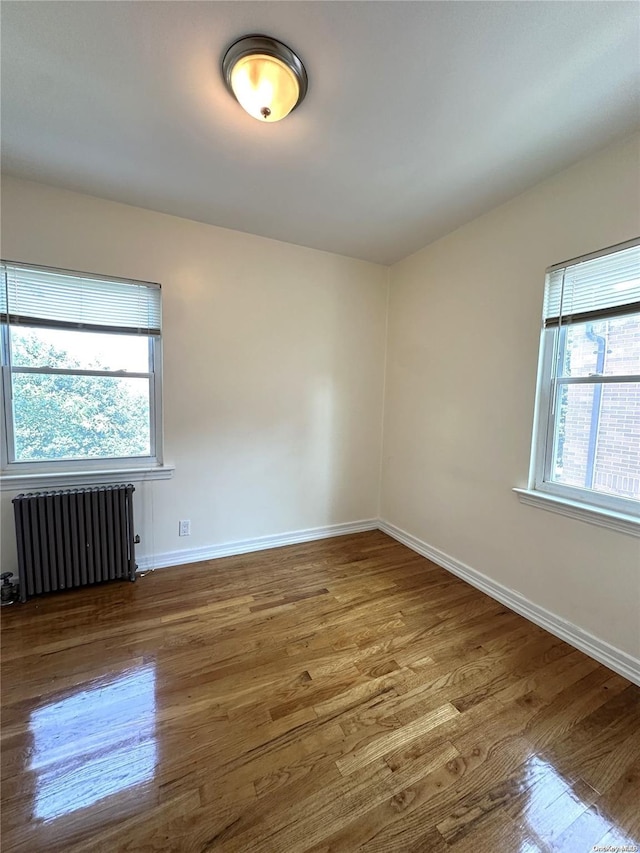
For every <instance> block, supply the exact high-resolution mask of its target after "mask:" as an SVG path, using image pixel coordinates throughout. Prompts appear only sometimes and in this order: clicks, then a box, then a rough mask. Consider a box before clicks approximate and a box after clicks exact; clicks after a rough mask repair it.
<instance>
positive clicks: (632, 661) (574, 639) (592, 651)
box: [378, 520, 640, 686]
mask: <svg viewBox="0 0 640 853" xmlns="http://www.w3.org/2000/svg"><path fill="white" fill-rule="evenodd" d="M378 529H379V530H382V532H383V533H386V534H388V535H389V536H391V537H392V538H393V539H396V540H397V541H398V542H402V544H403V545H406V546H407V547H408V548H411V550H412V551H416V552H417V553H418V554H421V555H422V556H423V557H426V558H427V559H428V560H431V561H432V562H434V563H437V565H439V566H441V567H442V568H443V569H446V570H447V571H449V572H451V573H452V574H454V575H457V576H458V577H459V578H462V580H464V581H466V582H467V583H469V584H471V586H475V587H477V589H480V590H482V592H485V593H486V594H487V595H489V596H491V598H495V599H496V601H499V602H500V603H501V604H504V605H505V606H506V607H508V608H509V609H510V610H514V611H515V612H516V613H519V614H520V615H521V616H524V617H525V619H529V620H530V621H531V622H535V624H536V625H540V627H541V628H544V629H545V630H546V631H549V633H551V634H554V635H555V636H556V637H559V638H560V639H561V640H564V641H565V642H567V643H569V644H570V645H571V646H574V647H575V648H576V649H580V651H582V652H584V653H585V654H586V655H589V657H592V658H594V660H597V661H598V662H599V663H602V664H604V665H605V666H607V667H609V669H612V670H613V671H614V672H617V673H618V674H619V675H622V676H624V678H628V679H629V681H632V682H633V683H634V684H637V685H639V686H640V660H638V659H637V658H634V657H632V656H631V655H629V654H627V653H626V652H623V651H621V650H620V649H617V648H616V647H615V646H612V645H610V644H609V643H606V642H605V641H604V640H601V639H599V638H598V637H595V636H594V635H593V634H590V633H589V632H588V631H584V630H583V629H582V628H578V626H577V625H574V624H573V623H572V622H567V621H566V620H565V619H562V618H561V617H560V616H557V615H556V614H555V613H552V612H551V611H550V610H546V609H545V608H544V607H540V606H539V605H538V604H534V603H533V602H532V601H529V599H527V598H525V597H524V596H523V595H520V593H518V592H515V591H514V590H512V589H509V587H506V586H504V585H503V584H500V583H497V582H496V581H494V580H491V578H489V577H487V576H486V575H483V574H482V573H481V572H478V571H477V570H476V569H472V568H471V566H467V565H465V563H461V562H460V561H459V560H456V559H454V558H453V557H450V556H449V555H448V554H445V553H444V552H443V551H439V550H438V549H437V548H433V547H432V546H431V545H427V543H426V542H423V541H422V540H421V539H418V538H417V537H415V536H412V535H411V534H410V533H407V532H406V530H402V529H401V528H399V527H396V526H395V525H393V524H390V523H389V522H387V521H382V520H379V521H378Z"/></svg>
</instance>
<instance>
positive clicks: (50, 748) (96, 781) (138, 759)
mask: <svg viewBox="0 0 640 853" xmlns="http://www.w3.org/2000/svg"><path fill="white" fill-rule="evenodd" d="M155 703H156V698H155V668H154V667H152V666H147V667H142V668H140V669H136V670H133V671H131V672H128V673H126V674H125V675H122V676H119V677H117V678H113V679H107V680H105V681H100V682H99V683H97V684H96V685H95V686H94V687H90V688H88V689H86V690H82V691H81V692H79V693H76V694H74V695H73V696H69V697H68V698H67V699H62V700H60V701H59V702H52V703H50V704H48V705H45V706H44V707H42V708H39V709H38V710H37V711H34V712H33V713H32V715H31V723H30V728H31V732H32V735H33V741H34V746H33V757H32V760H31V764H30V766H29V769H30V770H32V771H33V772H34V773H35V774H36V793H35V809H34V811H35V817H36V818H38V819H40V820H44V821H48V820H53V819H55V818H57V817H60V816H61V815H64V814H69V813H70V812H74V811H77V810H78V809H82V808H86V807H87V806H90V805H92V804H93V803H96V802H98V800H102V799H104V797H108V796H111V795H112V794H116V793H118V792H120V791H124V790H126V789H128V788H132V787H133V786H134V785H140V784H141V783H143V782H147V781H149V780H150V779H152V778H153V775H154V773H155V766H156V761H157V746H156V739H155Z"/></svg>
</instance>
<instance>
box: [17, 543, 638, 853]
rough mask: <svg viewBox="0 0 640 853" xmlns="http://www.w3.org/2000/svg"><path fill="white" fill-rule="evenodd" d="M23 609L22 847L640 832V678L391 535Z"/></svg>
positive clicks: (81, 852)
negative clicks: (632, 679)
mask: <svg viewBox="0 0 640 853" xmlns="http://www.w3.org/2000/svg"><path fill="white" fill-rule="evenodd" d="M1 617H2V618H1V623H2V625H1V628H2V634H1V640H2V644H1V649H0V658H1V663H2V677H3V683H2V687H3V689H2V730H1V732H0V756H1V759H2V780H1V781H2V806H3V807H2V813H1V815H0V819H1V822H2V850H3V853H22V852H23V851H24V853H40V851H42V853H45V851H46V853H63V851H64V853H124V851H127V853H160V851H175V852H176V853H207V851H209V853H213V851H215V853H251V851H254V853H328V852H329V851H332V853H350V851H354V853H355V851H367V853H396V851H397V853H406V852H407V851H413V853H427V852H428V851H429V853H470V851H480V852H481V853H482V851H487V853H488V851H493V850H497V849H500V850H507V851H511V850H514V851H515V850H518V851H519V853H536V851H538V853H540V851H545V853H546V851H550V850H554V851H560V853H578V851H580V852H581V851H582V850H590V849H591V848H592V847H593V845H594V844H611V845H622V844H628V845H629V844H637V843H639V842H640V823H639V817H638V816H639V815H640V809H638V803H639V802H640V688H638V687H635V686H633V685H631V684H629V682H627V681H625V679H623V678H621V677H620V676H618V675H615V674H614V673H612V672H610V671H609V670H607V669H606V668H605V667H603V666H601V665H600V664H598V663H597V662H595V661H593V660H592V659H590V658H587V657H586V656H585V655H583V654H582V653H581V652H578V651H576V650H575V649H572V648H571V647H570V646H569V645H567V644H566V643H564V642H562V641H561V640H558V639H557V638H555V637H552V636H551V635H549V634H548V633H546V632H545V631H543V630H542V629H541V628H540V627H538V626H536V625H533V624H531V623H529V622H527V621H526V620H524V619H523V618H522V617H520V616H518V615H517V614H515V613H512V612H511V611H509V610H508V609H507V608H505V607H504V606H503V605H501V604H500V603H499V602H496V601H493V600H492V599H491V598H489V597H488V596H486V595H484V594H482V593H480V592H478V591H477V590H475V589H473V588H472V587H470V586H468V585H467V584H465V583H464V582H463V581H461V580H460V579H458V578H456V577H454V576H452V575H450V574H448V573H447V572H446V571H445V570H443V569H441V568H439V567H437V566H435V565H433V564H432V563H430V562H429V561H427V560H425V559H424V558H422V557H420V556H418V555H417V554H415V553H413V552H411V551H409V550H408V549H407V548H405V547H404V546H402V545H400V544H398V543H397V542H394V541H393V540H391V539H389V538H388V537H387V536H385V535H384V534H382V533H381V532H379V531H373V532H369V533H363V534H355V535H351V536H344V537H340V538H337V539H333V540H324V541H321V542H311V543H303V544H300V545H294V546H289V547H286V548H279V549H274V550H272V551H263V552H260V553H256V554H244V555H238V556H236V557H229V558H223V559H221V560H212V561H208V562H205V563H201V564H196V565H193V566H183V567H180V568H176V569H173V570H163V571H162V572H147V573H145V574H144V576H143V577H140V578H139V580H138V582H137V583H135V584H130V583H127V584H124V583H113V584H108V585H105V586H101V587H94V588H87V589H81V590H75V591H72V592H71V591H70V592H68V593H64V594H59V595H52V596H42V597H39V598H37V599H34V600H32V601H30V602H28V603H27V604H26V605H23V606H18V605H15V606H12V607H10V608H3V610H2V614H1Z"/></svg>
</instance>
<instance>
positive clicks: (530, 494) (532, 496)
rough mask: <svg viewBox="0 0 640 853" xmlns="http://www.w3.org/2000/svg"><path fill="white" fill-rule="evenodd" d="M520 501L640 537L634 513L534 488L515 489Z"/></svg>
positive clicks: (639, 526)
mask: <svg viewBox="0 0 640 853" xmlns="http://www.w3.org/2000/svg"><path fill="white" fill-rule="evenodd" d="M513 491H514V492H515V493H516V494H517V495H518V499H519V501H520V503H523V504H527V505H528V506H536V507H538V508H539V509H545V510H548V511H549V512H557V513H559V514H560V515H566V516H567V517H568V518H577V519H578V520H579V521H585V522H587V523H588V524H596V525H598V526H599V527H608V528H609V529H610V530H617V531H618V532H619V533H628V534H629V535H630V536H638V537H640V519H639V518H636V517H635V516H633V515H627V514H625V513H622V512H613V511H612V510H608V509H602V508H601V507H595V506H589V504H583V503H579V502H578V501H572V500H569V499H567V498H559V497H557V496H556V495H548V494H546V493H545V492H536V491H533V489H514V490H513Z"/></svg>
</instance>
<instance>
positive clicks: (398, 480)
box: [381, 137, 640, 658]
mask: <svg viewBox="0 0 640 853" xmlns="http://www.w3.org/2000/svg"><path fill="white" fill-rule="evenodd" d="M638 152H639V138H638V137H634V138H633V139H630V140H627V141H626V142H625V143H623V144H620V145H617V146H614V147H612V148H609V149H607V150H606V151H604V152H602V153H601V154H599V155H597V156H595V157H592V158H590V159H589V160H585V161H583V162H581V163H579V164H578V165H576V166H574V167H573V168H570V169H568V170H566V171H564V172H562V173H561V174H559V175H557V176H555V177H553V178H552V179H550V180H548V181H546V182H544V183H543V184H540V185H538V186H537V187H535V188H534V189H532V190H530V191H529V192H527V193H525V194H524V195H521V196H519V197H518V198H516V199H514V200H513V201H511V202H510V203H508V204H505V205H503V206H501V207H499V208H497V209H495V210H493V211H491V212H489V213H487V214H486V215H484V216H482V217H480V218H478V219H476V220H475V221H473V222H471V223H469V224H468V225H466V226H465V227H463V228H460V229H459V230H457V231H456V232H454V233H452V234H450V235H449V236H447V237H445V238H444V239H442V240H440V241H438V242H437V243H434V244H432V245H430V246H428V247H427V248H426V249H423V250H422V251H420V252H418V253H416V254H414V255H412V256H411V257H409V258H406V259H405V260H403V261H402V262H400V263H398V264H396V265H395V266H394V267H393V268H392V270H391V290H390V307H389V333H388V358H387V380H386V400H385V437H384V450H383V477H382V496H381V515H382V518H384V519H386V520H387V521H389V522H390V523H392V524H394V525H396V526H397V527H400V528H402V529H404V530H406V531H407V532H409V533H410V534H412V535H413V536H416V537H418V539H420V540H422V541H423V542H425V543H427V544H428V545H430V546H432V547H435V548H437V549H439V550H440V551H443V552H445V553H446V554H448V555H450V556H451V557H453V558H454V559H456V560H458V561H461V562H463V563H466V564H467V565H469V566H471V567H472V568H473V569H475V570H477V571H480V572H482V573H484V574H486V575H488V576H489V577H490V578H491V579H492V580H494V581H496V582H498V583H500V584H503V585H505V586H506V587H509V588H510V589H512V590H515V591H517V592H519V593H520V594H522V595H524V596H525V597H526V598H528V599H529V600H530V601H532V602H534V603H535V604H537V605H539V606H541V607H544V608H546V609H548V610H550V611H552V612H553V613H555V614H557V615H558V616H560V617H562V618H563V619H566V620H569V621H570V622H573V623H574V624H575V625H577V626H579V627H580V628H582V629H583V630H585V631H588V632H590V633H592V634H594V635H595V636H596V637H598V638H600V639H602V640H605V641H606V642H609V643H611V644H612V645H614V646H616V647H617V648H618V649H621V650H622V651H625V652H627V653H628V654H630V655H632V656H635V657H636V658H639V657H640V542H639V540H638V539H637V538H633V537H631V536H629V535H625V534H622V533H616V532H613V531H610V530H606V529H603V528H599V527H594V526H591V525H588V524H586V523H584V522H581V521H577V520H573V519H570V518H565V517H562V516H560V515H555V514H552V513H550V512H545V511H542V510H539V509H536V508H534V507H530V506H523V505H521V504H520V503H519V501H518V499H517V497H516V495H515V494H514V493H513V492H512V491H511V489H512V487H514V486H521V487H526V485H527V473H528V467H529V452H530V445H531V429H532V417H533V403H534V394H535V383H536V370H537V359H538V343H539V328H540V318H541V311H542V296H543V284H544V270H545V268H546V267H547V266H548V265H550V264H552V263H555V262H558V261H563V260H567V259H569V258H572V257H575V256H577V255H580V254H584V253H587V252H590V251H594V250H596V249H600V248H603V247H605V246H609V245H613V244H615V243H619V242H621V241H623V240H627V239H630V238H632V237H635V236H637V235H638V233H640V195H639V189H638V188H639V184H638V176H639V174H640V172H639V166H640V163H639V157H638Z"/></svg>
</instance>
